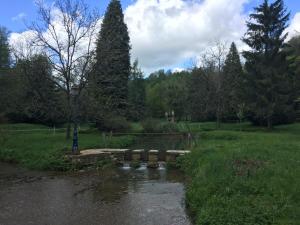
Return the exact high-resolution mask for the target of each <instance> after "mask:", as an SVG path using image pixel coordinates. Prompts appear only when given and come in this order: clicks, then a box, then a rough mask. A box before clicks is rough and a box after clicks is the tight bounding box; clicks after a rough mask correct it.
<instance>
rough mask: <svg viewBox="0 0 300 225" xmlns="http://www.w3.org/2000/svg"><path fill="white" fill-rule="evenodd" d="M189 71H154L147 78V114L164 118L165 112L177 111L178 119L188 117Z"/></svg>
mask: <svg viewBox="0 0 300 225" xmlns="http://www.w3.org/2000/svg"><path fill="white" fill-rule="evenodd" d="M188 77H189V73H188V72H187V71H183V72H175V73H171V72H167V73H166V72H165V71H164V70H160V71H157V72H155V73H152V74H151V75H150V76H149V78H147V80H146V84H147V85H146V106H147V114H148V116H150V117H153V118H163V117H164V116H165V113H166V112H167V113H170V112H172V111H174V112H175V117H176V120H182V119H186V117H187V114H188V110H187V80H188Z"/></svg>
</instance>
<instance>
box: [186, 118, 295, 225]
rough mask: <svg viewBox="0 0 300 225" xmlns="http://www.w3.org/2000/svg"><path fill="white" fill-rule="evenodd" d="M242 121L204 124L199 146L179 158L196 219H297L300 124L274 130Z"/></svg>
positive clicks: (236, 222)
mask: <svg viewBox="0 0 300 225" xmlns="http://www.w3.org/2000/svg"><path fill="white" fill-rule="evenodd" d="M198 125H200V126H201V127H205V128H209V127H211V128H212V126H213V124H210V123H206V124H205V125H203V124H198ZM192 126H194V127H193V129H194V130H195V129H196V128H197V127H196V126H197V125H195V124H193V125H192ZM195 127H196V128H195ZM238 127H239V126H238V125H235V124H225V125H223V127H222V129H221V130H213V129H211V130H210V129H202V132H200V135H199V140H198V141H197V146H196V147H195V148H194V149H193V151H192V153H191V154H190V155H189V156H186V157H185V158H184V160H182V161H181V167H182V169H183V170H184V171H185V172H186V174H187V175H188V177H189V182H188V185H187V192H186V201H187V205H188V208H189V210H190V211H191V212H192V215H193V217H194V218H195V223H196V224H199V225H200V224H203V225H204V224H205V225H210V224H216V225H217V224H218V225H223V224H224V225H225V224H226V225H229V224H230V225H254V224H255V225H256V224H261V225H263V224H282V225H292V224H293V225H296V224H299V221H300V124H299V123H298V124H292V125H285V126H278V127H276V128H275V130H274V131H272V132H267V131H265V130H264V129H262V128H256V127H251V125H250V124H243V125H242V127H243V130H244V131H242V132H241V131H239V128H238ZM203 130H204V131H203ZM197 131H200V129H199V127H198V128H197ZM254 131H255V132H254Z"/></svg>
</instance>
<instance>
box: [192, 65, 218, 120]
mask: <svg viewBox="0 0 300 225" xmlns="http://www.w3.org/2000/svg"><path fill="white" fill-rule="evenodd" d="M214 73H215V72H214V70H213V68H194V69H193V71H192V74H191V77H190V79H189V82H188V99H189V111H190V116H191V120H192V121H207V120H213V119H216V99H217V98H216V88H215V83H214V80H213V76H214Z"/></svg>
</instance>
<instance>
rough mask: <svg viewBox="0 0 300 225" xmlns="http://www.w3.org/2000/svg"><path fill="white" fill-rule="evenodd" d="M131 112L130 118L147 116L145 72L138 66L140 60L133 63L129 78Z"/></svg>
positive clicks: (139, 118) (136, 118)
mask: <svg viewBox="0 0 300 225" xmlns="http://www.w3.org/2000/svg"><path fill="white" fill-rule="evenodd" d="M128 88H129V95H128V101H129V107H130V110H129V114H130V119H132V120H134V121H137V120H141V119H143V118H144V116H145V104H146V90H145V80H144V78H143V72H142V71H141V69H140V68H139V67H138V61H137V60H136V61H135V62H134V63H133V66H132V69H131V73H130V79H129V84H128Z"/></svg>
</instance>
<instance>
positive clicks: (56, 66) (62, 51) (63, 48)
mask: <svg viewBox="0 0 300 225" xmlns="http://www.w3.org/2000/svg"><path fill="white" fill-rule="evenodd" d="M36 4H37V7H38V15H39V19H38V20H37V21H38V22H34V23H32V24H31V25H30V26H28V28H29V29H30V30H31V31H33V32H34V34H35V38H34V41H33V45H34V46H35V47H37V48H41V49H42V51H43V52H44V53H45V54H46V56H47V57H48V60H49V62H50V63H51V65H52V67H53V74H54V78H55V79H54V82H55V84H56V85H57V86H58V87H59V88H61V89H62V90H63V91H64V92H65V94H66V99H67V121H68V127H67V133H66V136H67V138H70V129H71V121H72V95H71V94H72V93H71V90H72V88H73V87H77V88H78V94H79V95H80V93H81V91H82V89H83V88H84V86H85V84H86V76H87V74H88V73H89V71H90V70H91V67H92V66H91V61H92V57H93V49H94V42H95V35H96V34H97V32H98V31H99V15H98V14H97V13H96V12H95V11H94V12H92V11H90V9H89V8H88V6H87V5H86V4H85V3H84V2H83V1H82V0H56V1H55V2H54V4H53V5H52V6H48V5H46V4H45V3H44V2H43V1H38V2H37V3H36Z"/></svg>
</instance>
